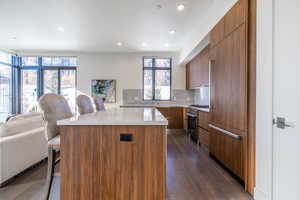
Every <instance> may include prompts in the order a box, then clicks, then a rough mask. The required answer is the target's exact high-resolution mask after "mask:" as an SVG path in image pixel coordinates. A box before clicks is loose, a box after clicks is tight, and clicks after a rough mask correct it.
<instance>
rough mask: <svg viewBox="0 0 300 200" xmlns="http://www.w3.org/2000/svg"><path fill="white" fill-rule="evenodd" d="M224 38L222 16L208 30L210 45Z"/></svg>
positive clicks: (212, 45) (214, 44)
mask: <svg viewBox="0 0 300 200" xmlns="http://www.w3.org/2000/svg"><path fill="white" fill-rule="evenodd" d="M224 38H225V20H224V18H222V19H221V21H219V23H218V24H217V25H216V26H215V27H214V28H213V29H212V30H211V32H210V39H209V40H210V47H211V48H212V47H214V46H216V45H217V44H218V43H219V42H220V41H222V40H223V39H224Z"/></svg>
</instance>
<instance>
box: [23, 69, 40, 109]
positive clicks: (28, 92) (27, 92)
mask: <svg viewBox="0 0 300 200" xmlns="http://www.w3.org/2000/svg"><path fill="white" fill-rule="evenodd" d="M21 81H22V82H21V84H22V85H21V87H22V88H21V102H22V104H21V112H22V113H25V112H28V110H30V109H31V106H33V103H35V102H37V100H38V88H37V86H38V70H36V69H33V70H22V71H21Z"/></svg>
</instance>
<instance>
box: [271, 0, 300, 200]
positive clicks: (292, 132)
mask: <svg viewBox="0 0 300 200" xmlns="http://www.w3.org/2000/svg"><path fill="white" fill-rule="evenodd" d="M273 3H274V10H273V11H274V13H273V14H274V15H273V17H274V18H273V22H274V24H273V25H274V42H273V45H274V46H273V48H274V52H273V53H274V54H273V61H274V62H273V70H274V74H273V88H274V91H273V95H274V96H273V101H274V102H273V106H274V107H273V114H274V118H276V117H283V118H285V119H286V121H287V122H290V123H291V124H290V125H293V126H294V127H292V128H291V127H286V128H285V129H280V128H277V126H276V125H274V129H273V138H274V143H273V144H274V145H273V148H274V151H273V199H274V200H300V1H299V0H288V1H287V0H274V1H273Z"/></svg>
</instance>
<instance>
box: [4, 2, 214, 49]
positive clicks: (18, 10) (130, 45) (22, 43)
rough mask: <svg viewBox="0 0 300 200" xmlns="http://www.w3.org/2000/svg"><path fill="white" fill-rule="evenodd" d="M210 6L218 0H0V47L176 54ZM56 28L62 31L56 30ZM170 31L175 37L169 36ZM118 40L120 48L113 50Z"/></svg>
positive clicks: (116, 47)
mask: <svg viewBox="0 0 300 200" xmlns="http://www.w3.org/2000/svg"><path fill="white" fill-rule="evenodd" d="M214 1H218V0H0V27H1V30H0V48H6V49H13V50H29V51H31V50H33V51H85V52H136V51H179V50H181V48H182V46H183V43H184V42H185V40H186V39H187V38H189V37H190V36H189V33H192V32H194V31H193V28H194V27H195V24H194V23H197V20H198V19H199V21H201V16H202V15H203V13H205V12H207V10H209V6H210V5H211V4H212V2H214ZM179 3H183V4H185V6H186V9H185V10H184V11H183V12H178V11H177V10H176V6H177V5H178V4H179ZM157 5H161V6H162V8H161V9H158V8H157ZM195 19H196V20H195ZM59 26H62V27H64V29H65V31H64V32H59V31H57V27H59ZM170 30H176V31H177V32H176V34H175V35H170V34H169V31H170ZM14 37H15V38H16V39H12V38H14ZM119 41H120V42H122V43H123V46H122V47H118V46H117V45H116V43H117V42H119ZM142 43H146V46H143V45H142ZM165 44H169V47H166V46H165Z"/></svg>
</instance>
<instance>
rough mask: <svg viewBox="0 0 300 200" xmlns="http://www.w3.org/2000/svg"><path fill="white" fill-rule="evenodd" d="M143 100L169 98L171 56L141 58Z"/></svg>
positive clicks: (165, 99)
mask: <svg viewBox="0 0 300 200" xmlns="http://www.w3.org/2000/svg"><path fill="white" fill-rule="evenodd" d="M143 69H144V70H143V80H144V84H143V85H144V87H143V91H144V100H150V101H170V100H171V76H172V70H171V69H172V59H171V58H146V57H144V59H143Z"/></svg>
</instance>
